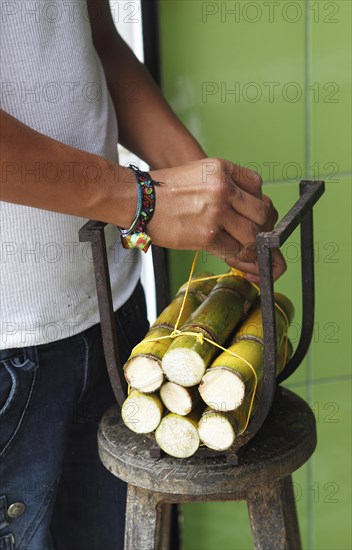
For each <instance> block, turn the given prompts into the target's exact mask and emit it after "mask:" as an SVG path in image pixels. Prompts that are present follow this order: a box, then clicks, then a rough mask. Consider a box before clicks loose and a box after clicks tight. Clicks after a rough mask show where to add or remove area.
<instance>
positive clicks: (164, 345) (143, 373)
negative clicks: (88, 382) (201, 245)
mask: <svg viewBox="0 0 352 550" xmlns="http://www.w3.org/2000/svg"><path fill="white" fill-rule="evenodd" d="M209 276H211V274H209V273H199V274H197V275H196V276H195V278H194V279H193V280H192V282H191V284H190V286H189V290H188V293H187V297H186V300H185V301H184V296H185V292H186V288H187V284H184V285H182V286H181V288H180V289H179V291H178V293H177V295H176V297H175V298H174V300H173V301H172V302H171V303H170V304H169V305H168V306H167V308H166V309H164V311H163V312H162V313H161V314H160V315H159V317H158V318H157V319H156V321H155V322H154V324H153V325H152V326H151V328H150V330H149V332H148V333H147V335H146V336H145V338H144V340H142V341H141V342H140V343H139V344H138V345H137V346H136V347H135V348H134V349H133V351H132V353H131V355H130V357H129V359H128V361H127V362H126V363H125V365H124V374H125V379H126V381H127V383H128V384H129V385H130V386H131V387H132V388H135V389H137V390H140V391H143V392H145V393H151V392H154V391H156V390H158V389H159V388H160V386H161V384H162V383H163V380H164V374H163V371H162V368H161V360H162V358H163V356H164V353H165V352H166V350H167V349H168V348H169V346H170V345H171V343H172V340H171V338H165V337H167V336H170V334H171V333H172V331H173V330H174V328H175V324H176V321H177V319H178V317H179V313H180V311H181V306H182V304H183V309H182V313H181V316H180V319H179V326H182V325H183V324H184V323H185V322H186V321H187V320H188V319H189V317H190V316H191V314H192V313H193V312H194V311H195V310H196V309H197V308H198V307H199V305H200V304H201V303H202V302H204V300H205V299H206V297H207V296H208V294H209V292H210V291H211V290H212V288H213V287H214V285H215V283H216V279H207V277H209ZM198 279H200V280H198ZM151 340H153V341H151Z"/></svg>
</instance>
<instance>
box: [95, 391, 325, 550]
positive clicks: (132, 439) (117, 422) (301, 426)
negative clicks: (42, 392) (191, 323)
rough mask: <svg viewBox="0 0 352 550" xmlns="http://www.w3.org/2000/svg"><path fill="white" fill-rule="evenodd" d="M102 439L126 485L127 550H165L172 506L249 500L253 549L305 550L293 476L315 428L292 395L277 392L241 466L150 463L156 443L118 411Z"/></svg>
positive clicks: (199, 460)
mask: <svg viewBox="0 0 352 550" xmlns="http://www.w3.org/2000/svg"><path fill="white" fill-rule="evenodd" d="M98 440H99V452H100V457H101V460H102V462H103V464H104V465H105V467H106V468H107V469H108V470H110V472H112V474H114V475H115V476H117V477H119V478H120V479H123V480H124V481H126V482H127V483H128V493H127V511H126V530H125V550H168V548H169V536H168V535H169V529H168V526H169V521H170V518H169V516H170V506H169V505H168V503H181V502H207V501H223V500H246V501H247V504H248V509H249V517H250V524H251V529H252V535H253V539H254V548H255V549H261V550H283V549H288V550H299V549H300V548H301V543H300V537H299V528H298V521H297V514H296V507H295V501H294V494H293V489H292V480H291V474H292V472H294V471H295V470H297V469H298V468H299V467H300V466H302V465H303V464H304V463H305V462H306V461H307V460H308V458H309V457H310V456H311V454H312V453H313V451H314V449H315V446H316V426H315V418H314V415H313V413H312V411H311V409H310V408H309V406H308V405H307V403H306V402H305V401H303V400H302V399H301V398H300V397H298V396H297V395H295V394H294V393H292V392H290V391H289V390H287V389H282V390H280V395H279V397H278V399H277V400H276V401H275V402H274V403H273V406H272V409H271V411H270V413H269V415H268V417H267V419H266V421H265V423H264V424H263V426H262V428H261V429H260V431H259V432H258V433H257V435H256V436H255V437H254V438H253V439H252V440H251V441H250V442H249V443H248V445H247V446H246V447H245V448H243V454H242V456H241V460H240V465H239V466H233V465H231V464H229V463H228V461H227V459H226V456H224V455H219V454H218V455H215V456H213V457H202V456H197V455H195V456H193V457H191V458H188V459H176V458H172V457H169V456H163V457H162V458H160V459H156V458H152V457H151V454H152V449H153V441H152V440H151V439H149V438H147V437H143V436H140V435H137V434H135V433H133V432H131V431H130V430H129V429H128V428H127V427H126V426H125V425H124V424H123V423H122V421H121V419H120V417H119V412H118V408H117V407H113V408H112V409H110V410H109V411H108V412H107V413H106V414H105V415H104V417H103V419H102V421H101V424H100V428H99V434H98Z"/></svg>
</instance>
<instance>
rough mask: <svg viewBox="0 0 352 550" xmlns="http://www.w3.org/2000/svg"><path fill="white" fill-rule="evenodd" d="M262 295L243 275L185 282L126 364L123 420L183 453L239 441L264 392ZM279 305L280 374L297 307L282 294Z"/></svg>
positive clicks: (225, 446) (177, 453)
mask: <svg viewBox="0 0 352 550" xmlns="http://www.w3.org/2000/svg"><path fill="white" fill-rule="evenodd" d="M209 277H210V279H209ZM257 297H258V290H257V288H256V287H255V286H254V285H252V284H251V283H250V282H249V281H247V279H245V278H244V277H243V276H241V275H238V274H237V273H231V274H225V275H223V276H220V277H219V278H214V277H212V276H207V274H204V275H202V274H200V275H198V276H197V278H195V279H193V280H192V281H191V283H189V284H187V285H183V286H182V287H181V288H180V290H179V292H178V294H177V296H176V298H175V299H174V300H173V302H172V303H171V304H170V305H169V306H168V308H166V309H165V310H164V312H163V313H162V314H161V315H160V316H159V317H158V319H157V320H156V322H155V323H154V324H153V326H152V327H151V329H150V331H149V333H148V334H147V336H146V337H145V339H144V340H143V341H142V342H141V343H140V344H138V345H137V346H136V347H135V348H134V350H133V352H132V354H131V356H130V358H129V360H128V361H127V363H126V364H125V366H124V370H125V376H126V379H127V381H128V382H129V384H130V386H132V388H133V389H132V391H131V393H130V395H129V396H128V398H127V399H126V401H125V403H124V405H123V407H122V418H123V420H124V422H125V423H126V425H127V426H128V427H129V428H130V429H132V430H133V431H135V432H136V433H152V432H155V434H154V435H155V439H156V442H157V443H158V445H159V446H160V448H161V449H162V450H163V451H164V452H166V453H167V454H169V455H171V456H174V457H179V458H186V457H189V456H192V455H193V454H194V453H195V452H196V450H197V449H198V447H199V445H200V444H203V445H206V446H208V447H210V448H212V449H216V450H221V451H222V450H226V449H228V448H230V447H231V446H232V445H233V443H234V441H235V439H236V438H237V437H238V436H239V435H241V434H242V433H243V431H245V429H246V427H247V425H248V422H249V420H250V417H251V416H253V414H254V413H255V410H256V407H257V405H258V402H259V400H260V394H261V387H262V379H263V368H264V367H263V356H264V341H263V324H262V316H261V307H260V302H259V301H257V302H256V300H257ZM275 305H276V307H275V321H276V337H277V349H278V361H277V373H279V372H281V371H282V369H283V368H284V364H285V361H286V360H287V358H288V357H289V356H290V354H291V352H292V346H291V347H290V344H289V341H288V338H287V329H288V325H289V323H290V322H291V320H292V318H293V305H292V304H291V302H290V301H289V300H288V299H287V298H286V297H285V296H283V295H281V294H277V293H276V294H275ZM248 311H249V315H247V314H248ZM246 315H247V317H246ZM241 321H242V325H240V326H239V323H240V322H241ZM176 325H177V327H176ZM238 326H239V328H238ZM175 328H177V329H178V330H177V332H176V331H175ZM236 329H237V330H236ZM163 336H167V338H162V337H163ZM223 345H226V351H221V346H223ZM219 346H220V348H219ZM165 378H166V379H167V380H165ZM199 382H200V384H199Z"/></svg>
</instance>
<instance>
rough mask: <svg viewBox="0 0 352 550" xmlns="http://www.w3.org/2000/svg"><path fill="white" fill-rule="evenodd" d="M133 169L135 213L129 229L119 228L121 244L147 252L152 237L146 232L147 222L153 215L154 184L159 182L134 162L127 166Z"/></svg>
mask: <svg viewBox="0 0 352 550" xmlns="http://www.w3.org/2000/svg"><path fill="white" fill-rule="evenodd" d="M128 167H129V168H130V169H131V170H133V172H134V175H135V176H136V180H137V186H138V199H137V208H136V213H135V216H134V218H133V222H132V224H131V226H130V227H129V229H121V228H119V229H120V231H121V244H122V246H123V247H124V248H139V249H140V250H142V251H143V252H147V250H148V248H149V246H150V245H151V242H152V239H151V237H149V235H147V233H146V226H147V223H149V222H150V220H151V219H152V217H153V214H154V209H155V190H154V185H160V182H157V181H154V180H153V179H152V178H151V176H150V174H149V173H148V172H143V171H142V170H139V168H138V167H137V166H135V165H134V164H129V166H128Z"/></svg>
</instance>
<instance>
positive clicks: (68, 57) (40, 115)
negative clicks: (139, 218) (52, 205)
mask: <svg viewBox="0 0 352 550" xmlns="http://www.w3.org/2000/svg"><path fill="white" fill-rule="evenodd" d="M0 106H1V108H2V109H3V110H5V111H6V112H8V113H10V114H11V115H13V116H14V117H16V118H18V119H19V120H21V121H23V122H24V123H25V124H27V125H28V126H30V127H31V128H34V129H35V130H37V131H39V132H41V133H43V134H45V135H47V136H51V137H53V138H55V139H57V140H59V141H60V142H63V143H66V144H68V145H72V146H74V147H77V148H79V149H82V150H85V151H88V152H91V153H95V154H98V155H101V156H102V157H105V158H107V159H109V160H112V161H116V160H117V150H116V147H117V121H116V116H115V111H114V107H113V104H112V101H111V97H110V95H109V92H108V89H107V85H106V80H105V76H104V72H103V68H102V65H101V63H100V60H99V57H98V55H97V53H96V51H95V48H94V46H93V43H92V36H91V28H90V23H89V19H88V15H87V7H86V0H78V1H77V0H67V1H66V2H44V1H39V2H38V1H37V0H36V1H31V0H26V1H25V2H4V1H3V0H0ZM2 168H3V170H4V166H2ZM6 169H8V170H12V171H16V173H17V174H18V178H22V180H23V179H25V178H26V174H28V173H29V172H30V171H33V170H34V171H36V173H37V174H38V178H39V177H45V178H46V179H47V180H48V181H49V182H50V183H52V184H53V185H55V184H59V183H55V182H59V181H60V173H59V172H58V168H57V167H56V166H53V165H50V164H47V165H44V166H36V165H34V163H33V164H32V165H25V164H24V163H21V159H19V163H18V166H11V167H7V168H6ZM70 169H71V170H79V171H81V172H82V175H83V177H85V178H86V179H88V180H91V181H92V180H93V181H95V180H96V181H97V185H98V184H99V174H98V172H97V169H96V167H95V166H78V165H77V166H72V167H70ZM86 221H87V220H86V219H84V218H78V217H75V216H68V215H63V214H59V213H55V212H48V211H46V210H41V209H36V208H29V207H24V206H19V205H16V204H10V203H5V202H0V247H1V248H0V286H1V294H0V300H1V302H0V308H1V314H0V349H7V348H14V347H24V346H32V345H38V344H43V343H47V342H50V341H53V340H59V339H62V338H66V337H68V336H71V335H72V334H76V333H79V332H81V331H82V330H85V329H86V328H88V327H89V326H91V325H93V324H95V323H98V322H99V313H98V306H97V297H96V288H95V279H94V271H93V263H92V257H91V251H90V244H89V243H80V242H79V240H78V231H79V229H80V228H81V227H82V226H83V225H84V224H85V223H86ZM105 233H106V240H107V248H108V258H109V267H110V276H111V286H112V293H113V301H114V309H115V310H116V309H117V308H118V307H120V306H121V305H122V304H123V303H124V302H125V301H126V300H127V299H128V298H129V296H130V295H131V293H132V292H133V289H134V287H135V285H136V283H137V280H138V278H139V276H140V255H139V253H138V252H137V251H127V250H125V249H123V248H122V246H121V245H120V237H119V232H118V230H117V229H116V227H113V226H111V225H109V226H107V227H106V231H105Z"/></svg>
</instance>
